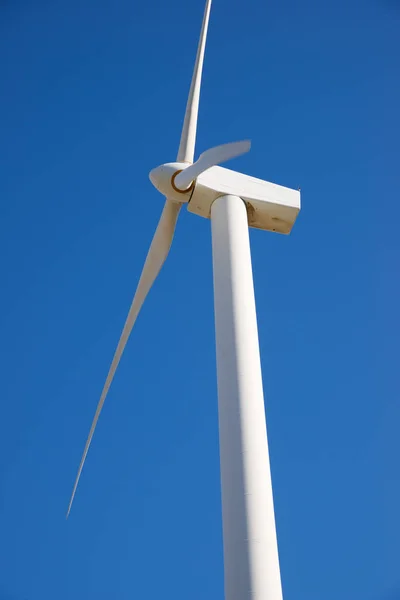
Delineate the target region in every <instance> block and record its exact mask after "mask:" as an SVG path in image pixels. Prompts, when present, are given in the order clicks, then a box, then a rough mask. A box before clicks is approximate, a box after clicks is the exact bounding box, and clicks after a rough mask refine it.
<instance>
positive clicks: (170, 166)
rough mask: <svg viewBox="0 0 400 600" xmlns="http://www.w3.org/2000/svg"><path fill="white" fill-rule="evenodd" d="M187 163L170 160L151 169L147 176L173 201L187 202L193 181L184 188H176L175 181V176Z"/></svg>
mask: <svg viewBox="0 0 400 600" xmlns="http://www.w3.org/2000/svg"><path fill="white" fill-rule="evenodd" d="M188 166H189V165H188V164H187V163H183V162H182V163H181V162H171V163H165V164H164V165H160V166H159V167H156V168H155V169H152V171H150V174H149V178H150V181H151V183H152V184H153V185H154V187H155V188H156V189H157V190H158V191H159V192H161V194H163V195H164V196H166V197H167V198H168V199H169V200H172V201H173V202H178V203H179V204H182V203H186V202H189V200H190V196H191V193H192V191H193V188H194V183H193V181H192V182H191V183H189V186H186V188H184V189H180V188H178V186H177V185H176V183H175V179H176V177H177V176H178V175H179V173H181V172H182V171H183V170H184V169H186V168H187V167H188Z"/></svg>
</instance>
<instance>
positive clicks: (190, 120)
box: [177, 0, 211, 163]
mask: <svg viewBox="0 0 400 600" xmlns="http://www.w3.org/2000/svg"><path fill="white" fill-rule="evenodd" d="M210 10H211V0H207V2H206V8H205V11H204V17H203V25H202V28H201V33H200V40H199V45H198V48H197V56H196V62H195V65H194V70H193V77H192V83H191V85H190V90H189V97H188V101H187V105H186V113H185V120H184V122H183V128H182V134H181V141H180V145H179V151H178V157H177V161H178V162H188V163H192V162H193V159H194V148H195V145H196V130H197V117H198V114H199V100H200V87H201V75H202V72H203V63H204V52H205V47H206V39H207V31H208V22H209V19H210Z"/></svg>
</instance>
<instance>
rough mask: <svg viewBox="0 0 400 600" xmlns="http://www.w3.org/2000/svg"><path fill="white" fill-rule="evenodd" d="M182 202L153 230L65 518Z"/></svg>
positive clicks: (166, 207) (166, 209) (164, 214)
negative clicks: (95, 431)
mask: <svg viewBox="0 0 400 600" xmlns="http://www.w3.org/2000/svg"><path fill="white" fill-rule="evenodd" d="M180 208H181V205H180V204H175V203H174V202H171V201H170V200H167V201H166V203H165V205H164V209H163V212H162V214H161V218H160V221H159V223H158V226H157V229H156V232H155V234H154V237H153V240H152V242H151V245H150V249H149V251H148V254H147V258H146V262H145V263H144V267H143V271H142V274H141V276H140V280H139V283H138V286H137V289H136V293H135V296H134V298H133V302H132V305H131V308H130V309H129V313H128V317H127V319H126V322H125V325H124V328H123V330H122V334H121V337H120V340H119V342H118V346H117V349H116V351H115V354H114V358H113V360H112V363H111V367H110V370H109V372H108V375H107V379H106V382H105V384H104V388H103V391H102V393H101V396H100V400H99V403H98V405H97V408H96V413H95V415H94V419H93V423H92V426H91V428H90V432H89V436H88V439H87V441H86V445H85V449H84V451H83V455H82V459H81V462H80V465H79V469H78V475H77V477H76V480H75V484H74V489H73V491H72V495H71V500H70V502H69V506H68V512H67V518H68V515H69V513H70V511H71V507H72V502H73V500H74V496H75V492H76V488H77V487H78V483H79V478H80V476H81V473H82V469H83V465H84V462H85V459H86V455H87V453H88V450H89V446H90V443H91V441H92V437H93V433H94V430H95V428H96V425H97V421H98V419H99V416H100V412H101V409H102V408H103V404H104V401H105V399H106V396H107V392H108V390H109V388H110V385H111V382H112V380H113V377H114V374H115V371H116V369H117V367H118V363H119V361H120V359H121V356H122V353H123V351H124V349H125V346H126V343H127V341H128V338H129V335H130V333H131V331H132V327H133V325H134V324H135V321H136V318H137V316H138V314H139V311H140V309H141V307H142V305H143V302H144V301H145V299H146V296H147V294H148V292H149V290H150V288H151V286H152V285H153V283H154V281H155V279H156V277H157V275H158V274H159V272H160V270H161V267H162V265H163V264H164V261H165V259H166V258H167V256H168V252H169V249H170V247H171V243H172V239H173V237H174V232H175V226H176V221H177V218H178V214H179V211H180Z"/></svg>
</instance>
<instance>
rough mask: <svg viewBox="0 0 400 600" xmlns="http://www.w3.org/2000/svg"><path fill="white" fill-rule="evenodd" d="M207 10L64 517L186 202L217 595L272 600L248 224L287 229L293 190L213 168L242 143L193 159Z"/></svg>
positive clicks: (277, 595)
mask: <svg viewBox="0 0 400 600" xmlns="http://www.w3.org/2000/svg"><path fill="white" fill-rule="evenodd" d="M210 8H211V0H207V1H206V8H205V13H204V18H203V25H202V30H201V35H200V41H199V46H198V50H197V56H196V62H195V67H194V72H193V78H192V83H191V87H190V91H189V98H188V102H187V107H186V114H185V120H184V124H183V129H182V135H181V141H180V146H179V151H178V156H177V160H176V162H173V163H167V164H164V165H162V166H160V167H157V168H156V169H154V170H152V171H151V173H150V179H151V181H152V183H153V185H154V186H155V187H156V188H157V189H158V190H159V191H160V192H161V193H162V194H164V195H165V197H166V202H165V205H164V209H163V211H162V214H161V218H160V221H159V223H158V226H157V229H156V232H155V234H154V237H153V240H152V243H151V245H150V249H149V252H148V255H147V258H146V262H145V264H144V267H143V271H142V274H141V277H140V280H139V283H138V287H137V290H136V293H135V296H134V299H133V302H132V305H131V308H130V310H129V314H128V317H127V319H126V322H125V326H124V329H123V331H122V334H121V338H120V340H119V343H118V346H117V350H116V352H115V355H114V358H113V361H112V364H111V367H110V370H109V373H108V376H107V379H106V382H105V385H104V388H103V391H102V394H101V397H100V401H99V403H98V406H97V409H96V413H95V416H94V419H93V423H92V426H91V428H90V432H89V436H88V439H87V442H86V445H85V449H84V452H83V456H82V459H81V463H80V465H79V470H78V475H77V477H76V481H75V484H74V488H73V492H72V496H71V500H70V503H69V507H68V513H67V516H68V515H69V513H70V510H71V506H72V502H73V499H74V496H75V492H76V488H77V486H78V482H79V478H80V475H81V472H82V468H83V464H84V462H85V459H86V455H87V453H88V449H89V446H90V443H91V440H92V437H93V433H94V430H95V427H96V424H97V421H98V418H99V415H100V412H101V409H102V407H103V404H104V401H105V398H106V395H107V392H108V390H109V388H110V385H111V382H112V380H113V377H114V374H115V371H116V369H117V366H118V363H119V361H120V358H121V355H122V353H123V351H124V348H125V345H126V342H127V341H128V337H129V335H130V333H131V330H132V327H133V325H134V323H135V321H136V319H137V316H138V314H139V311H140V309H141V307H142V305H143V302H144V300H145V299H146V296H147V294H148V292H149V290H150V288H151V286H152V285H153V283H154V280H155V279H156V277H157V275H158V273H159V272H160V269H161V267H162V265H163V263H164V261H165V259H166V258H167V255H168V252H169V249H170V246H171V242H172V239H173V236H174V231H175V225H176V221H177V218H178V215H179V211H180V209H181V208H182V206H183V205H184V204H186V205H187V208H188V210H189V211H190V212H192V213H194V214H196V215H199V216H202V217H206V218H210V219H211V230H212V251H213V272H214V303H215V329H216V346H217V376H218V377H217V378H218V415H219V441H220V468H221V490H222V521H223V542H224V575H225V598H226V600H281V599H282V588H281V579H280V570H279V558H278V547H277V540H276V531H275V516H274V507H273V495H272V484H271V474H270V465H269V454H268V441H267V431H266V423H265V413H264V398H263V387H262V376H261V365H260V353H259V345H258V332H257V320H256V309H255V300H254V289H253V275H252V266H251V255H250V244H249V232H248V227H249V226H250V227H256V228H258V229H264V230H267V231H276V232H279V233H289V232H290V231H291V229H292V226H293V224H294V222H295V220H296V217H297V214H298V212H299V210H300V192H298V191H295V190H292V189H289V188H285V187H282V186H279V185H276V184H273V183H269V182H267V181H262V180H260V179H255V178H254V177H250V176H248V175H244V174H242V173H237V172H235V171H230V170H228V169H225V168H222V167H219V166H216V165H219V164H221V163H223V162H225V161H227V160H229V159H231V158H234V157H235V156H239V155H240V154H243V153H245V152H247V151H248V150H249V149H250V142H247V141H244V142H236V143H232V144H226V145H223V146H218V147H216V148H212V149H210V150H207V151H206V152H204V153H203V154H201V155H200V157H199V158H198V160H197V161H196V162H195V163H193V160H194V151H195V140H196V129H197V116H198V109H199V97H200V84H201V74H202V69H203V61H204V50H205V43H206V37H207V29H208V22H209V16H210Z"/></svg>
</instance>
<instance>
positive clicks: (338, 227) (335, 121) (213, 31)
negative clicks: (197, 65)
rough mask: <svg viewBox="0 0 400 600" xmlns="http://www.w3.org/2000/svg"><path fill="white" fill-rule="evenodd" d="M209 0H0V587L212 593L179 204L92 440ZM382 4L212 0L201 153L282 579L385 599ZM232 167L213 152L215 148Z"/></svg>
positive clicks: (385, 11) (60, 595)
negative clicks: (246, 183)
mask: <svg viewBox="0 0 400 600" xmlns="http://www.w3.org/2000/svg"><path fill="white" fill-rule="evenodd" d="M202 12H203V0H191V1H190V2H188V1H184V0H169V1H168V2H165V0H148V1H147V2H134V1H133V0H113V1H111V0H103V1H102V2H98V1H95V0H70V1H69V2H61V1H60V0H53V1H52V2H50V0H38V1H36V2H28V0H15V1H13V0H3V1H2V2H1V3H0V53H1V57H2V60H1V67H0V68H1V79H0V87H1V90H0V108H1V110H0V131H1V135H0V165H1V166H0V169H1V177H0V273H1V294H0V354H1V380H2V392H1V404H0V407H1V412H0V600H54V599H55V598H56V599H57V600H67V599H68V600H69V599H74V600H83V599H85V600H86V599H87V598H96V600H103V599H104V600H109V599H110V598H115V599H118V600H128V599H132V598H141V599H143V600H156V599H157V600H159V599H160V598H171V599H173V600H188V599H190V600H204V599H205V598H207V600H222V598H223V577H222V573H223V571H222V539H221V517H220V491H219V465H218V429H217V397H216V376H215V348H214V322H213V296H212V271H211V245H210V241H211V240H210V224H209V222H208V221H206V220H202V219H200V218H196V217H194V216H193V215H191V214H189V213H187V212H186V211H184V212H183V213H182V216H181V220H180V222H179V226H178V230H177V235H176V241H175V244H174V246H173V249H172V252H171V256H170V259H169V261H168V263H167V264H166V266H165V268H164V270H163V271H162V274H161V276H160V278H159V280H158V281H157V283H156V285H155V287H154V289H153V291H152V293H151V294H150V296H149V299H148V302H147V303H146V305H145V308H144V310H143V313H142V314H141V316H140V319H139V321H138V323H137V326H136V327H135V329H134V332H133V335H132V337H131V340H130V343H129V345H128V348H127V351H126V354H125V356H124V358H123V360H122V363H121V366H120V369H119V371H118V374H117V378H116V380H115V383H114V385H113V387H112V390H111V393H110V396H109V398H108V401H107V403H106V406H105V409H104V412H103V414H102V417H101V419H100V422H99V426H98V430H97V432H96V435H95V437H94V440H93V444H92V448H91V451H90V453H89V456H88V460H87V463H86V467H85V469H84V472H83V476H82V479H81V484H80V486H79V489H78V494H77V497H76V500H75V504H74V507H73V510H72V514H71V517H70V520H68V521H67V522H66V521H65V511H66V508H67V505H68V499H69V495H70V493H71V489H72V485H73V481H74V478H75V475H76V470H77V467H78V463H79V459H80V455H81V452H82V449H83V445H84V442H85V439H86V436H87V433H88V429H89V426H90V422H91V419H92V417H93V413H94V410H95V406H96V404H97V401H98V398H99V394H100V391H101V388H102V385H103V382H104V378H105V376H106V372H107V369H108V367H109V363H110V360H111V357H112V353H113V351H114V348H115V345H116V343H117V340H118V336H119V334H120V330H121V328H122V325H123V322H124V319H125V316H126V313H127V310H128V307H129V304H130V301H131V297H132V296H133V292H134V289H135V286H136V283H137V278H138V275H139V273H140V270H141V268H142V264H143V260H144V257H145V255H146V251H147V247H148V244H149V242H150V239H151V237H152V234H153V231H154V228H155V225H156V222H157V220H158V218H159V214H160V211H161V207H162V202H163V200H162V197H161V196H160V195H159V194H158V192H156V190H154V189H153V188H152V186H151V184H150V182H149V180H148V172H149V171H150V169H151V168H153V167H154V166H156V165H158V164H160V163H162V162H165V161H169V160H173V159H174V158H175V155H176V151H177V146H178V140H179V135H180V127H181V123H182V119H183V113H184V106H185V103H186V96H187V91H188V87H189V82H190V77H191V70H192V64H193V60H194V55H195V48H196V44H197V39H198V34H199V28H200V22H201V18H202ZM399 26H400V5H399V3H398V2H397V0H338V1H336V2H333V1H330V2H328V3H326V2H317V1H316V0H314V1H313V0H305V1H303V2H301V3H299V2H295V1H294V0H287V2H284V3H282V2H278V1H277V0H272V1H268V2H267V1H266V0H246V2H244V1H242V0H241V1H239V0H214V6H213V10H212V15H211V23H210V32H209V40H208V46H207V52H206V64H205V72H204V80H203V83H204V85H203V91H202V98H201V109H200V120H199V135H198V146H197V148H198V150H199V151H201V150H204V149H206V148H207V147H209V146H211V145H214V144H218V143H223V142H228V141H232V140H236V139H241V138H243V137H245V138H246V137H249V138H251V139H252V142H253V146H252V150H251V153H250V154H249V155H247V156H245V157H243V158H240V159H238V160H237V161H236V162H235V165H234V168H236V169H238V170H242V171H244V172H247V173H249V174H251V175H254V176H256V177H261V178H265V179H268V180H270V181H273V182H276V183H280V184H282V185H287V186H291V187H295V188H297V187H301V189H302V211H301V214H300V216H299V218H298V221H297V223H296V226H295V228H294V230H293V233H292V235H291V236H290V237H287V236H279V235H274V234H268V233H263V232H259V231H252V232H251V242H252V253H253V262H254V278H255V286H256V297H257V306H258V320H259V334H260V345H261V352H262V363H263V374H264V383H265V398H266V405H267V421H268V429H269V438H270V451H271V461H272V474H273V483H274V493H275V503H276V515H277V529H278V536H279V548H280V557H281V568H282V579H283V586H284V597H285V600H398V599H399V598H400V569H399V555H400V542H399V539H400V517H399V506H400V475H399V472H400V470H399V456H400V441H399V440H400V436H399V433H398V431H399V428H400V407H399V397H400V386H399V376H398V371H397V370H396V369H398V357H399V342H398V340H399V333H400V327H399V316H398V307H399V305H400V302H399V300H400V293H399V257H400V247H399V234H398V220H399V218H400V208H399V192H398V190H399V185H400V177H399V146H398V140H399V125H400V119H399V109H398V107H399V106H400V82H399V79H400V78H399V70H398V65H399V56H400V36H399V30H400V28H399ZM232 167H233V164H232Z"/></svg>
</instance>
